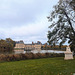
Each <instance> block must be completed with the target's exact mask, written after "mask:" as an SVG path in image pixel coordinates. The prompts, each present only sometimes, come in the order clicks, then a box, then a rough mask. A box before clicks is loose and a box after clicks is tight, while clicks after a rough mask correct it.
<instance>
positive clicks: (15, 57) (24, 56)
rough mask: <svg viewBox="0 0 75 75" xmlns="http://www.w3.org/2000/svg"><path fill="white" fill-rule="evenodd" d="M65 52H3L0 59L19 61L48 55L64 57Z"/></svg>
mask: <svg viewBox="0 0 75 75" xmlns="http://www.w3.org/2000/svg"><path fill="white" fill-rule="evenodd" d="M63 56H64V54H63V53H60V54H57V53H36V54H33V53H26V54H7V55H4V54H1V55H0V61H19V60H26V59H38V58H47V57H63Z"/></svg>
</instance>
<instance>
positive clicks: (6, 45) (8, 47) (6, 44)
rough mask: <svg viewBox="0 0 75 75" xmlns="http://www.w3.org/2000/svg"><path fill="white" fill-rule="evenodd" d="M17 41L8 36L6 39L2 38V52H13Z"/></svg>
mask: <svg viewBox="0 0 75 75" xmlns="http://www.w3.org/2000/svg"><path fill="white" fill-rule="evenodd" d="M14 46H15V41H13V40H12V39H11V38H6V39H5V40H3V39H1V40H0V53H2V52H4V53H6V52H12V51H13V50H14Z"/></svg>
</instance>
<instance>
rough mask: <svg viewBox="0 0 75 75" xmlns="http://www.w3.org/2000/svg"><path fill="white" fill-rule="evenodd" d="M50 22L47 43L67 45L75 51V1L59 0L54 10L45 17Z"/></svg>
mask: <svg viewBox="0 0 75 75" xmlns="http://www.w3.org/2000/svg"><path fill="white" fill-rule="evenodd" d="M47 18H48V20H49V21H50V22H51V25H50V26H49V28H50V31H48V35H47V37H48V43H49V44H51V45H52V44H53V43H58V42H59V41H60V44H63V43H65V42H66V41H67V40H68V43H69V44H70V45H71V48H73V49H72V50H74V51H75V49H74V47H75V27H74V26H75V0H59V2H58V4H57V5H55V6H54V10H53V11H52V12H51V14H50V16H49V17H47Z"/></svg>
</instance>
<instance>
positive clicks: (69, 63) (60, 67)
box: [0, 57, 75, 75]
mask: <svg viewBox="0 0 75 75" xmlns="http://www.w3.org/2000/svg"><path fill="white" fill-rule="evenodd" d="M73 73H75V59H74V60H64V58H63V57H56V58H43V59H33V60H22V61H13V62H1V63H0V75H73Z"/></svg>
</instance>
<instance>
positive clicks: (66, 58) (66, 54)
mask: <svg viewBox="0 0 75 75" xmlns="http://www.w3.org/2000/svg"><path fill="white" fill-rule="evenodd" d="M64 53H65V58H64V59H65V60H69V59H73V53H72V52H71V49H70V47H69V46H67V47H66V51H65V52H64Z"/></svg>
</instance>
